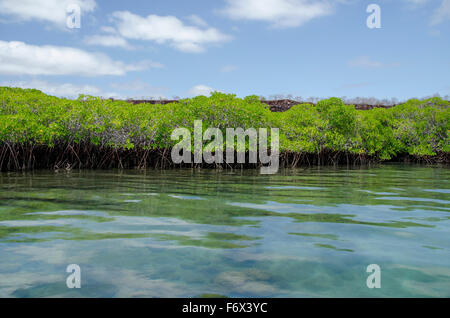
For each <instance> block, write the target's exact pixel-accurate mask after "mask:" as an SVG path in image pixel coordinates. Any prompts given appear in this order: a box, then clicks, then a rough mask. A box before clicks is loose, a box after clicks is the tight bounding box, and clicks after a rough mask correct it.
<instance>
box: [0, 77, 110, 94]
mask: <svg viewBox="0 0 450 318" xmlns="http://www.w3.org/2000/svg"><path fill="white" fill-rule="evenodd" d="M0 86H9V87H20V88H33V89H38V90H40V91H42V92H44V93H46V94H49V95H54V96H61V97H78V95H80V94H85V95H101V92H102V91H101V89H99V88H98V87H96V86H92V85H74V84H70V83H63V84H61V83H49V82H47V81H41V80H31V81H19V82H2V83H1V84H0Z"/></svg>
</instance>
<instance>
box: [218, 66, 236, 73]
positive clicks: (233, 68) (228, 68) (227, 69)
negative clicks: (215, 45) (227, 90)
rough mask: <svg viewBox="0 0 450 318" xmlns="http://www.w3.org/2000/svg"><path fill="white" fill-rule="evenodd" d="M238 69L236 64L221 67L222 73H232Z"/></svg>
mask: <svg viewBox="0 0 450 318" xmlns="http://www.w3.org/2000/svg"><path fill="white" fill-rule="evenodd" d="M237 69H238V67H237V66H236V65H225V66H223V67H222V68H221V69H220V71H221V72H222V73H230V72H234V71H236V70H237Z"/></svg>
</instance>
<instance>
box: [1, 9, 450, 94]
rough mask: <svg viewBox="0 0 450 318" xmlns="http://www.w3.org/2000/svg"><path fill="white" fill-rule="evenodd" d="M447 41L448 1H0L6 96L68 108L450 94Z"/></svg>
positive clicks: (449, 34) (449, 32) (449, 43)
mask: <svg viewBox="0 0 450 318" xmlns="http://www.w3.org/2000/svg"><path fill="white" fill-rule="evenodd" d="M370 4H376V5H378V8H379V9H380V11H379V12H380V14H379V17H380V19H377V20H373V19H372V15H373V14H374V12H373V11H370V12H367V8H368V6H369V5H370ZM78 8H79V9H80V11H79V12H80V14H79V15H78V11H77V9H78ZM369 16H371V17H370V18H369ZM368 18H369V21H372V22H374V21H380V28H369V27H368V22H367V20H368ZM78 22H79V25H78ZM369 24H370V23H369ZM449 40H450V0H371V1H364V0H334V1H333V0H315V1H312V0H189V1H186V0H146V1H143V0H141V1H138V0H128V1H123V0H121V1H119V0H108V1H106V0H0V86H14V87H24V88H36V89H40V90H42V91H44V92H45V93H48V94H51V95H56V96H64V97H69V98H74V97H77V96H78V94H88V95H95V96H103V97H114V98H119V99H124V98H168V99H171V98H174V97H191V96H196V95H208V94H209V93H210V92H211V91H215V90H216V91H221V92H225V93H233V94H237V95H238V96H240V97H244V96H248V95H259V96H265V97H270V96H273V95H289V94H290V95H292V96H301V97H303V99H305V100H306V99H307V97H311V96H314V97H318V98H326V97H331V96H336V97H343V96H346V97H348V98H351V97H357V96H359V97H376V98H380V99H381V98H393V97H394V98H398V99H400V100H403V99H407V98H413V97H425V96H431V95H434V94H440V95H441V96H445V95H449V94H450V79H449V74H450V41H449Z"/></svg>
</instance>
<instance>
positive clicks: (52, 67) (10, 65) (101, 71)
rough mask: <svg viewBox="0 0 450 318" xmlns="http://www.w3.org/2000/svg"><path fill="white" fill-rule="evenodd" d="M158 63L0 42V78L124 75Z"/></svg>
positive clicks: (72, 50)
mask: <svg viewBox="0 0 450 318" xmlns="http://www.w3.org/2000/svg"><path fill="white" fill-rule="evenodd" d="M161 66H162V65H161V64H159V63H154V62H151V61H143V62H140V63H137V64H124V63H123V62H121V61H114V60H112V59H111V58H109V57H108V56H107V55H105V54H101V53H90V52H87V51H83V50H80V49H76V48H71V47H63V46H50V45H46V46H37V45H29V44H26V43H23V42H16V41H12V42H5V41H1V40H0V74H6V75H82V76H101V75H124V74H126V73H127V72H129V71H141V70H144V69H146V68H148V67H161Z"/></svg>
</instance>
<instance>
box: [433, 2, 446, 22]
mask: <svg viewBox="0 0 450 318" xmlns="http://www.w3.org/2000/svg"><path fill="white" fill-rule="evenodd" d="M446 19H450V0H442V3H441V5H440V7H439V8H437V9H436V11H435V12H434V14H433V17H432V19H431V25H436V24H440V23H442V22H444V21H445V20H446Z"/></svg>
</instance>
